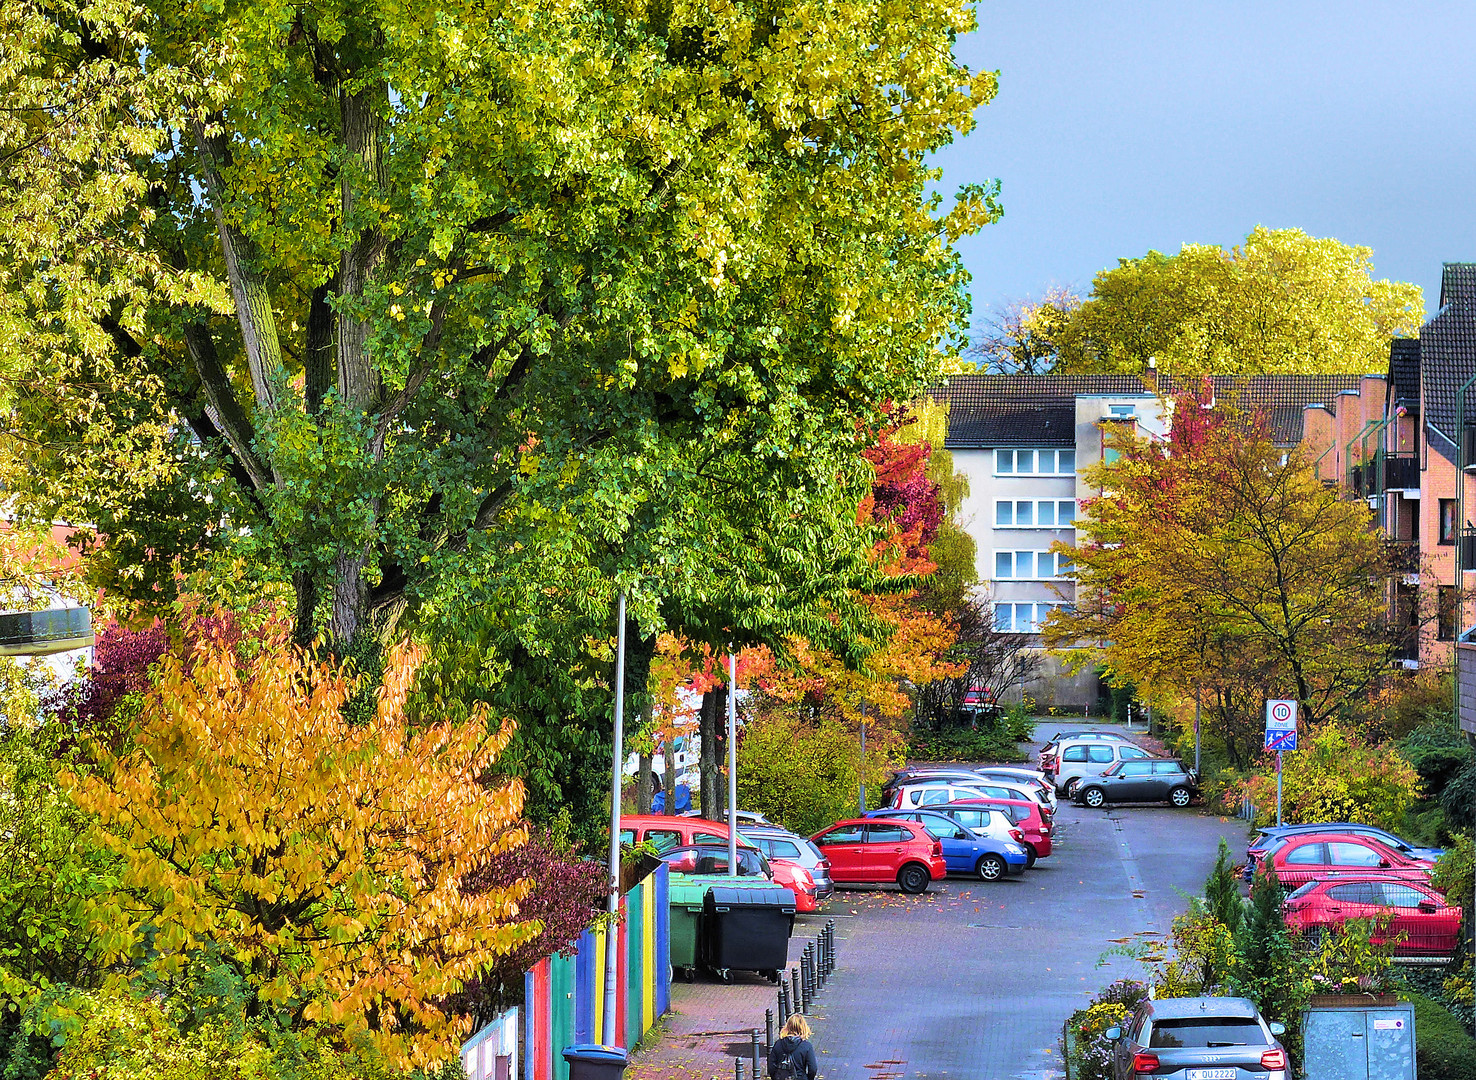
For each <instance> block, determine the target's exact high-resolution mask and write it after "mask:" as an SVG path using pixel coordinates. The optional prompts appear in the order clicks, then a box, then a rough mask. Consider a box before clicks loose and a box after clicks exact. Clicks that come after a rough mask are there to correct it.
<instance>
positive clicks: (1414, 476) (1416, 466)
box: [1384, 454, 1420, 491]
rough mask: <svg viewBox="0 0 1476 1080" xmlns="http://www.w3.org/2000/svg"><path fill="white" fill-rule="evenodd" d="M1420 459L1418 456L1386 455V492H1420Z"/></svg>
mask: <svg viewBox="0 0 1476 1080" xmlns="http://www.w3.org/2000/svg"><path fill="white" fill-rule="evenodd" d="M1419 486H1420V459H1419V455H1418V454H1385V455H1384V490H1385V491H1388V490H1390V489H1391V488H1403V489H1406V490H1408V489H1414V490H1418V489H1419Z"/></svg>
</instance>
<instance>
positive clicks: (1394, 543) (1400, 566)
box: [1384, 540, 1420, 574]
mask: <svg viewBox="0 0 1476 1080" xmlns="http://www.w3.org/2000/svg"><path fill="white" fill-rule="evenodd" d="M1384 553H1385V555H1386V556H1387V557H1388V560H1389V569H1390V571H1392V572H1393V573H1396V574H1418V573H1419V572H1420V542H1419V541H1418V540H1386V541H1384Z"/></svg>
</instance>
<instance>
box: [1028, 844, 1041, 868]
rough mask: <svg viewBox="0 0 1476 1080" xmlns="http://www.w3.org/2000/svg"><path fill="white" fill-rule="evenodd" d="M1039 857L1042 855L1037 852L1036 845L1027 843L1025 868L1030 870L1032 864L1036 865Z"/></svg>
mask: <svg viewBox="0 0 1476 1080" xmlns="http://www.w3.org/2000/svg"><path fill="white" fill-rule="evenodd" d="M1038 858H1040V856H1039V855H1037V854H1036V853H1035V845H1034V844H1026V845H1025V869H1026V870H1029V869H1030V868H1031V867H1032V866H1034V865H1035V860H1036V859H1038Z"/></svg>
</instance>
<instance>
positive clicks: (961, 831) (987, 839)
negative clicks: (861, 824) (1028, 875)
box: [866, 810, 1030, 881]
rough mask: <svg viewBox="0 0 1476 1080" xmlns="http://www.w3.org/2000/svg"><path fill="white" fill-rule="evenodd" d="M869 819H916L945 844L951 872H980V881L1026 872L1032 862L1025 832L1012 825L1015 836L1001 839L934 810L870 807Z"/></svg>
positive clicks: (944, 849) (977, 874)
mask: <svg viewBox="0 0 1476 1080" xmlns="http://www.w3.org/2000/svg"><path fill="white" fill-rule="evenodd" d="M866 817H867V820H870V821H875V820H879V819H886V820H889V821H916V822H918V823H919V824H921V825H922V827H923V828H925V829H927V830H928V833H929V835H931V836H932V837H933V839H935V840H938V841H941V842H942V844H943V863H944V865H945V866H947V867H948V872H949V873H950V874H967V875H969V876H970V877H974V876H977V877H978V878H979V879H980V880H981V881H999V880H1000V879H1001V878H1003V877H1005V876H1006V875H1007V874H1023V873H1024V872H1025V868H1026V867H1027V866H1028V865H1029V863H1030V857H1029V855H1028V854H1027V853H1026V851H1025V844H1024V841H1025V836H1024V834H1023V833H1021V832H1020V830H1019V829H1014V828H1012V829H1011V830H1010V831H1011V832H1012V833H1013V834H1014V835H1013V836H1009V837H1006V838H1005V839H1000V838H999V837H998V836H991V835H989V834H988V833H984V832H977V831H975V830H973V829H971V828H969V827H968V826H967V825H963V824H961V823H959V822H958V821H955V820H954V819H953V818H951V817H949V816H948V815H947V814H938V813H934V812H933V811H931V810H870V811H867V814H866Z"/></svg>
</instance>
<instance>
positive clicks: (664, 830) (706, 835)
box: [620, 814, 820, 912]
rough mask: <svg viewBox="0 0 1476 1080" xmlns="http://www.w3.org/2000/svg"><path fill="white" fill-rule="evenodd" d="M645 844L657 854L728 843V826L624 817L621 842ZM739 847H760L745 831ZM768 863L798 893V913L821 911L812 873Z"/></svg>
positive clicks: (660, 817)
mask: <svg viewBox="0 0 1476 1080" xmlns="http://www.w3.org/2000/svg"><path fill="white" fill-rule="evenodd" d="M642 841H650V842H651V844H652V846H654V847H655V848H656V850H657V851H667V850H670V849H671V848H675V847H684V846H687V845H690V844H726V843H727V842H728V826H727V824H726V823H725V822H722V821H708V820H707V819H706V818H690V817H667V816H666V815H664V814H621V815H620V842H621V843H622V844H638V843H641V842H642ZM738 846H739V847H746V848H753V849H754V850H755V851H758V845H756V844H752V843H750V842H749V841H748V840H746V839H744V837H743V832H742V830H739V833H738ZM768 863H769V873H770V874H771V875H772V876H773V878H774V884H775V885H782V886H783V887H784V888H786V889H789V890H791V891H792V892H793V893H794V910H795V911H799V912H811V911H816V910H818V909H819V907H820V897H819V892H820V888H819V886H817V885H816V884H815V879H814V878H813V877H812V876H811V875H810V872H809V871H808V870H806V869H805V868H804V867H803V866H801V865H800V864H799V863H797V862H790V861H789V860H788V859H774V858H769V859H768Z"/></svg>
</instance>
